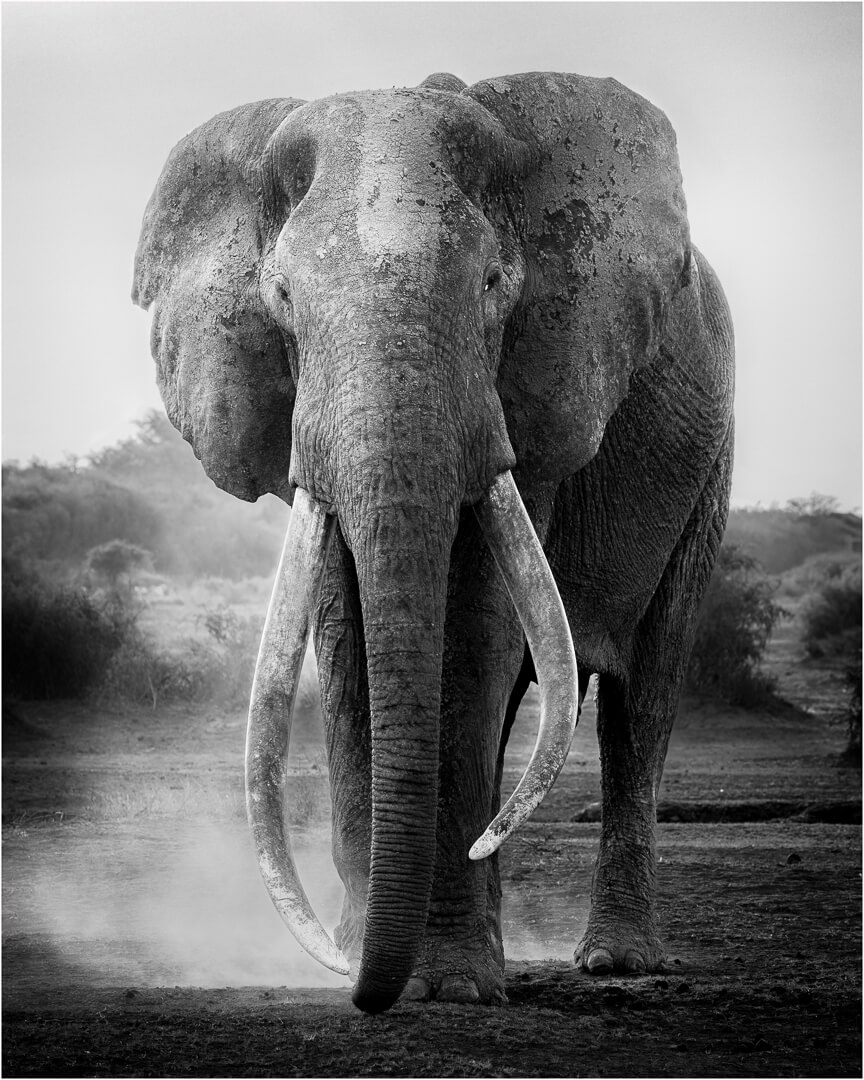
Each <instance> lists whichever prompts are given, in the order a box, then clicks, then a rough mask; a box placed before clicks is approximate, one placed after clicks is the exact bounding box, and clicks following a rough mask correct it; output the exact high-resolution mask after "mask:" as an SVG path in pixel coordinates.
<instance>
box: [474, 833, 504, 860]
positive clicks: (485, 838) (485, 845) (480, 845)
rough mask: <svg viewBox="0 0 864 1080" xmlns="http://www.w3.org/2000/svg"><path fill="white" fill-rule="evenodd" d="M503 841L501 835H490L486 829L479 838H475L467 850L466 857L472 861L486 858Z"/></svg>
mask: <svg viewBox="0 0 864 1080" xmlns="http://www.w3.org/2000/svg"><path fill="white" fill-rule="evenodd" d="M503 843H504V837H503V836H490V835H489V831H488V830H487V831H486V832H485V833H483V835H482V836H481V837H480V838H479V840H475V841H474V843H473V844H472V845H471V850H470V851H469V852H468V858H469V859H471V860H472V861H473V862H479V861H480V860H481V859H488V858H489V856H490V855H492V854H493V853H494V852H496V851H497V850H498V848H499V847H501V845H502V844H503Z"/></svg>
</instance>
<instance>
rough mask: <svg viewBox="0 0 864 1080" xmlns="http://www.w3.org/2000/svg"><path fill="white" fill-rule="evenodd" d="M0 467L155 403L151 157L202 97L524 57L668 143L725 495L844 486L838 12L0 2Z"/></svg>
mask: <svg viewBox="0 0 864 1080" xmlns="http://www.w3.org/2000/svg"><path fill="white" fill-rule="evenodd" d="M2 51H3V69H2V74H3V83H2V91H3V96H2V106H3V115H2V140H3V159H2V165H3V175H2V181H3V221H2V244H3V261H2V269H3V279H2V286H3V288H2V348H3V386H2V389H3V458H4V460H5V459H10V458H13V459H18V460H20V461H22V462H24V461H26V460H28V459H29V458H30V457H32V456H37V457H39V458H42V459H45V460H47V461H49V462H55V461H59V460H61V459H62V458H63V457H64V455H66V454H74V455H84V454H86V453H87V452H88V451H90V450H93V449H96V448H98V447H100V446H103V445H105V444H106V443H111V442H114V441H116V440H118V439H120V438H123V437H125V436H127V435H128V434H130V433H131V431H132V422H133V421H134V420H135V419H136V418H137V417H140V416H141V415H142V414H143V413H144V412H145V411H146V410H147V409H149V408H152V407H158V406H159V397H158V394H157V391H156V389H155V383H154V373H153V367H152V362H151V360H150V356H149V348H148V316H147V315H146V314H145V313H144V312H142V311H140V310H139V309H137V308H134V307H133V306H132V304H131V302H130V301H129V290H130V286H131V278H132V259H133V255H134V252H135V245H136V242H137V237H138V231H139V228H140V224H141V217H142V214H143V212H144V207H145V205H146V203H147V199H148V197H149V195H150V192H151V191H152V189H153V187H154V185H155V183H156V180H157V178H158V176H159V173H160V170H161V168H162V165H163V163H164V161H165V158H166V156H167V154H168V152H169V151H170V149H171V147H172V146H173V145H174V144H175V143H176V142H177V141H178V140H179V139H180V138H181V137H182V136H183V135H184V134H185V133H186V132H187V131H189V130H190V129H191V128H193V127H196V126H197V125H198V124H200V123H203V122H204V121H205V120H207V119H209V118H210V117H211V116H212V115H213V114H215V113H217V112H220V111H221V110H224V109H228V108H231V107H233V106H236V105H240V104H242V103H244V102H247V101H255V100H258V99H261V98H267V97H299V98H306V99H310V98H315V97H323V96H326V95H329V94H333V93H339V92H342V91H347V90H360V89H371V88H377V87H388V86H413V85H416V84H417V83H419V82H420V81H421V80H422V79H423V78H424V77H425V76H426V75H428V74H430V73H431V72H433V71H452V72H453V73H455V74H457V75H459V76H460V77H461V78H463V79H465V80H466V82H468V83H469V84H470V83H473V82H476V81H478V80H480V79H483V78H489V77H492V76H495V75H508V74H514V73H516V72H521V71H542V70H545V71H571V72H576V73H578V74H582V75H595V76H606V75H612V76H614V77H615V78H616V79H618V80H619V81H621V82H623V83H625V84H626V85H627V86H629V87H631V88H632V89H633V90H636V91H638V92H639V93H640V94H643V95H644V96H645V97H647V98H648V99H649V100H651V101H652V102H654V104H656V105H658V106H660V108H662V109H663V110H664V111H665V112H666V114H667V115H668V117H669V119H670V120H671V122H672V125H673V127H674V128H675V129H676V131H677V133H678V147H679V153H680V158H681V167H682V172H683V175H684V189H685V193H686V196H687V202H688V206H689V214H690V223H691V232H692V236H693V239H694V241H695V243H696V244H697V245H698V246H699V247H700V248H701V250H702V251H703V252H704V253H705V255H706V256H707V257H708V259H709V261H710V262H711V263H712V264H713V266H714V268H715V270H716V271H717V273H718V274H719V276H720V279H721V281H722V282H723V285H724V288H725V290H726V294H727V296H728V298H729V302H730V304H731V307H732V314H733V318H734V321H735V328H736V339H737V355H738V376H737V395H736V398H737V400H736V423H737V433H738V434H737V452H736V469H735V479H734V485H733V502H734V503H735V504H737V505H748V504H755V503H757V502H761V503H762V504H763V505H768V504H770V503H771V502H773V501H779V502H781V503H782V502H785V501H786V500H787V499H789V498H792V497H795V496H800V495H808V494H809V493H810V492H812V491H819V492H822V493H825V494H830V495H835V496H837V497H838V498H839V499H840V501H841V504H842V505H843V506H844V507H845V508H853V507H859V506H860V505H861V503H862V498H861V401H862V398H861V366H862V349H861V289H862V282H861V235H862V230H861V209H862V196H861V160H862V158H861V101H862V96H861V7H860V6H859V5H858V4H857V3H746V2H745V3H722V2H721V3H650V2H649V3H612V2H607V3H567V2H562V3H540V2H538V3H499V2H494V0H490V2H488V3H457V2H453V3H446V2H444V3H398V2H397V3H369V4H367V3H285V2H278V0H276V2H272V3H236V2H235V3H215V4H213V3H190V2H186V3H75V2H72V3H41V2H26V3H22V2H18V3H8V2H7V3H4V4H3V6H2Z"/></svg>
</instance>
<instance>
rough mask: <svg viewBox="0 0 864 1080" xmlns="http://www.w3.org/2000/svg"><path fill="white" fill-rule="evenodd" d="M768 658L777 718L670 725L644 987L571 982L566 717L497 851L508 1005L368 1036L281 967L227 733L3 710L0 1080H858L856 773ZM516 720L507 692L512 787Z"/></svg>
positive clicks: (814, 697)
mask: <svg viewBox="0 0 864 1080" xmlns="http://www.w3.org/2000/svg"><path fill="white" fill-rule="evenodd" d="M779 644H780V646H781V647H780V648H779V649H775V654H774V656H775V659H774V662H775V666H777V667H778V673H779V674H780V676H781V679H782V680H783V687H782V688H783V690H784V692H786V693H787V694H788V695H789V696H791V697H792V698H793V699H794V700H796V702H797V704H799V705H800V706H802V709H799V710H793V709H788V710H784V711H782V712H781V714H780V715H769V714H767V713H744V712H741V711H738V710H734V709H728V708H720V707H717V706H707V705H699V704H698V703H694V702H685V703H684V704H683V705H682V710H681V716H680V718H679V722H678V725H677V728H676V731H675V734H674V736H673V741H672V746H671V749H670V754H669V760H668V764H667V770H666V775H665V778H664V785H663V794H662V799H663V805H662V806H661V824H660V825H659V850H660V854H661V856H662V862H661V865H660V874H659V890H660V922H661V928H662V933H663V936H664V939H665V941H666V945H667V947H668V950H669V962H668V964H667V970H666V971H664V972H663V973H661V974H653V975H646V976H641V977H628V978H623V977H621V978H619V977H608V978H599V979H597V978H591V977H589V976H586V975H583V974H580V973H577V972H576V971H575V970H574V969H573V967H572V965H571V963H570V957H571V955H572V951H573V948H574V946H575V945H576V943H577V941H578V940H579V937H580V935H581V932H582V929H583V928H584V926H585V922H586V918H587V905H588V896H589V892H590V884H591V865H592V859H593V854H594V851H595V849H596V844H597V838H598V830H599V825H598V824H597V820H596V818H597V811H596V806H594V805H592V804H594V803H596V801H597V799H598V798H599V766H598V761H597V747H596V737H595V733H594V717H593V710H592V709H590V708H589V709H587V710H586V713H585V715H584V716H583V719H582V721H581V722H580V727H579V730H578V732H577V737H576V740H575V742H574V745H573V749H572V751H571V754H570V758H569V760H568V763H567V765H566V767H565V770H564V772H563V773H562V776H561V778H560V779H559V781H558V784H557V785H556V787H555V789H554V790H553V792H552V793H551V795H550V797H549V798H548V799H547V801H546V802H545V803H544V805H543V806H542V807H541V808H540V810H539V811H538V813H537V814H536V815H535V817H534V819H533V820H532V821H531V822H530V823H529V824H528V825H527V826H526V827H524V828H523V829H522V830H521V831H520V833H519V834H518V835H517V836H516V837H515V838H514V839H513V840H511V841H510V842H509V844H508V845H507V846H506V848H505V849H504V851H503V853H502V868H503V876H504V893H505V904H506V908H505V916H506V930H505V933H506V942H505V944H506V948H507V952H508V971H507V993H508V996H509V1005H508V1006H507V1007H506V1008H485V1007H457V1006H451V1005H438V1004H432V1005H415V1004H411V1005H400V1006H397V1007H396V1008H394V1009H393V1010H392V1011H390V1012H388V1013H386V1014H384V1015H382V1016H380V1017H376V1018H370V1017H367V1016H364V1015H362V1014H360V1013H359V1012H357V1011H356V1010H355V1009H354V1008H353V1006H352V1005H351V1002H350V996H349V990H348V988H347V984H346V982H345V981H344V980H342V979H340V978H339V977H338V976H334V975H331V974H330V973H328V972H327V971H325V970H324V969H323V968H320V967H319V966H318V965H316V964H315V963H314V962H313V961H311V960H309V959H308V958H306V957H305V955H304V954H302V953H301V952H300V951H299V949H298V948H297V947H296V946H295V945H294V943H293V941H292V940H291V939H290V936H289V935H288V932H287V931H286V930H284V928H283V927H282V925H281V923H280V921H279V918H278V916H277V915H276V913H275V911H274V910H273V909H272V908H271V906H270V904H269V901H268V899H267V897H266V893H265V891H264V887H263V885H262V884H261V883H260V881H259V880H258V875H257V870H256V868H255V865H254V857H253V855H252V853H251V851H250V845H249V843H248V840H247V837H246V830H245V824H244V820H243V814H242V790H241V789H242V753H243V737H244V732H243V716H242V715H240V714H238V713H223V712H220V711H218V710H214V711H212V712H210V713H209V714H208V713H207V712H206V711H205V712H201V711H198V712H194V711H188V710H186V711H160V712H155V713H154V712H151V711H149V710H144V709H141V710H132V711H125V712H119V713H118V712H116V711H111V710H109V709H104V708H102V709H100V708H96V707H86V706H82V705H72V704H56V703H55V704H51V705H47V704H26V705H13V706H11V707H7V715H6V716H5V717H4V746H3V752H4V762H3V766H4V787H3V810H4V832H3V916H4V918H3V946H4V949H3V1001H4V1040H3V1044H4V1045H3V1052H4V1069H3V1071H4V1075H5V1076H7V1077H16V1076H498V1077H508V1076H521V1077H525V1076H573V1077H577V1076H619V1077H636V1076H723V1077H726V1076H730V1077H731V1076H859V1075H860V1073H861V1056H860V1029H861V993H860V990H861V985H860V972H861V958H860V926H861V920H860V916H861V904H860V901H861V873H860V870H861V859H860V855H861V848H860V841H861V837H860V819H861V818H860V815H861V811H860V794H861V787H860V784H861V773H860V769H855V768H849V767H842V766H841V764H840V763H839V761H840V754H841V751H842V749H843V746H844V741H845V728H844V725H843V722H842V721H841V720H840V719H839V717H838V713H837V706H838V704H839V702H840V689H839V687H840V683H839V677H838V676H836V675H834V674H833V673H830V672H825V671H821V670H819V669H816V668H814V667H812V665H810V666H808V665H807V664H802V663H801V662H800V658H799V657H798V656H796V655H795V654H794V650H793V649H792V648H791V645H788V643H783V642H780V643H779ZM784 646H785V651H784ZM805 709H806V710H809V711H805ZM535 716H536V701H535V700H534V699H531V700H529V701H527V702H526V705H525V707H524V708H523V712H522V716H521V717H520V720H519V721H518V722H517V728H516V731H515V732H514V745H513V748H512V750H511V752H510V753H509V769H508V782H509V784H510V785H511V786H512V784H514V783H515V781H516V778H517V775H518V771H519V768H520V766H521V765H522V764H524V762H525V761H526V760H527V755H528V753H529V752H530V745H531V742H532V740H533V728H532V722H533V720H534V718H535ZM302 719H303V718H301V720H302ZM300 726H301V731H300V733H299V735H300V738H299V740H298V747H297V750H298V753H297V757H296V760H295V762H294V764H295V765H296V768H297V772H298V794H297V796H296V800H295V804H294V805H293V807H292V813H293V815H294V816H295V818H296V820H297V822H298V825H299V826H301V827H302V828H301V832H300V840H299V841H298V861H299V862H300V864H301V868H303V869H305V877H304V880H306V881H307V882H308V885H309V892H310V894H311V895H312V898H313V902H314V903H315V905H316V907H317V909H318V910H319V912H320V913H321V914H322V916H323V921H324V922H325V925H328V926H331V927H332V926H333V925H334V923H335V922H336V921H337V918H338V910H339V903H340V891H339V882H338V879H337V878H336V875H335V872H334V870H333V868H332V864H331V863H330V860H329V834H328V825H327V822H326V820H325V808H326V788H327V784H326V778H325V775H324V769H323V767H322V765H323V757H322V752H321V749H320V743H318V742H317V740H316V737H315V734H314V730H313V728H314V725H313V724H311V723H309V722H308V721H307V722H306V723H301V725H300Z"/></svg>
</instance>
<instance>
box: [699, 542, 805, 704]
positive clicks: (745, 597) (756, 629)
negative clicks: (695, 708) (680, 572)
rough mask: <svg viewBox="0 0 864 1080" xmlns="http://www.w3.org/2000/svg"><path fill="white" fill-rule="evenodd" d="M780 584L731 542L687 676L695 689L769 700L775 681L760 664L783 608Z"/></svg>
mask: <svg viewBox="0 0 864 1080" xmlns="http://www.w3.org/2000/svg"><path fill="white" fill-rule="evenodd" d="M775 591H776V585H775V584H774V583H772V582H771V581H770V580H769V579H768V578H767V577H766V576H765V575H764V574H763V573H762V571H761V570H760V569H759V566H758V563H757V562H756V560H755V559H754V558H753V557H752V556H751V555H748V554H747V553H746V552H744V551H742V550H741V548H739V547H738V545H737V544H729V543H725V544H724V545H723V546H722V547H721V549H720V555H719V557H718V559H717V563H716V565H715V567H714V573H713V574H712V576H711V581H710V582H709V585H708V589H707V591H706V593H705V599H704V601H703V603H702V607H701V609H700V612H699V619H698V622H697V624H696V632H695V638H694V643H693V651H692V653H691V656H690V666H689V669H688V674H687V681H688V684H689V686H690V688H691V689H693V690H696V691H698V692H700V693H703V694H710V695H712V696H716V697H719V698H721V699H722V700H724V701H727V702H729V704H731V705H743V706H754V705H758V704H760V703H761V702H764V701H765V700H766V699H767V698H769V697H770V696H771V694H772V692H773V689H774V684H773V682H772V680H771V679H769V678H768V676H766V675H765V673H764V672H763V671H762V670H761V669H760V666H759V665H760V661H761V660H762V657H763V655H764V653H765V649H766V647H767V645H768V639H769V637H770V636H771V631H772V630H773V629H774V626H775V625H776V623H777V621H778V619H780V618H781V617H782V615H783V614H784V611H783V609H782V608H781V607H780V606H779V605H778V604H775V603H774V599H773V598H774V593H775Z"/></svg>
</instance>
